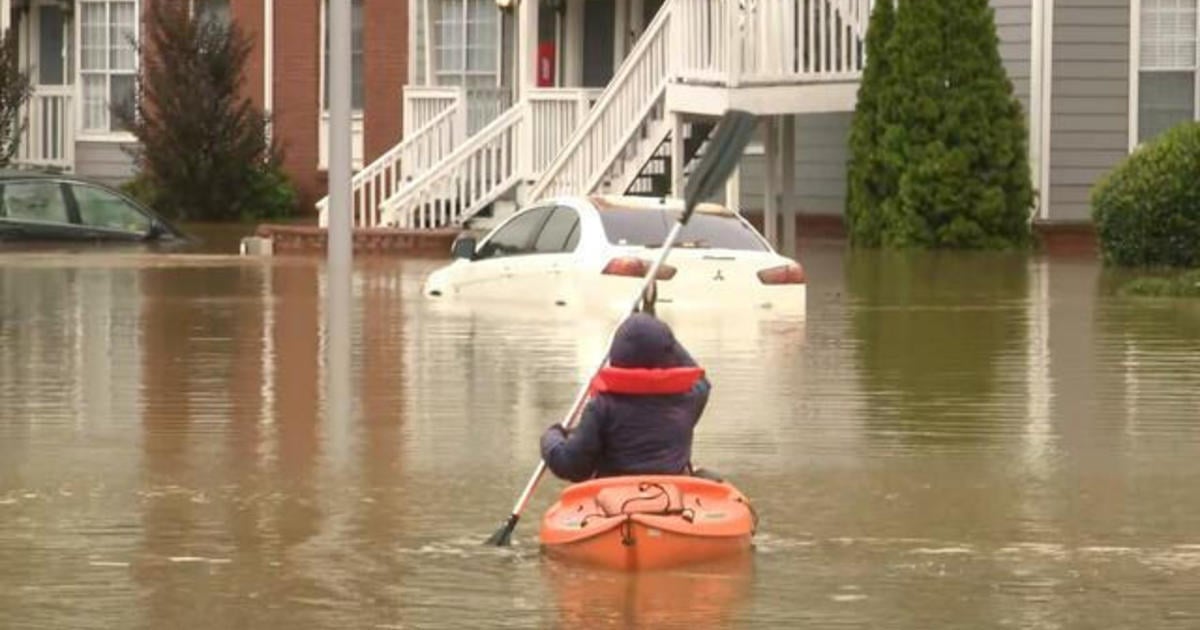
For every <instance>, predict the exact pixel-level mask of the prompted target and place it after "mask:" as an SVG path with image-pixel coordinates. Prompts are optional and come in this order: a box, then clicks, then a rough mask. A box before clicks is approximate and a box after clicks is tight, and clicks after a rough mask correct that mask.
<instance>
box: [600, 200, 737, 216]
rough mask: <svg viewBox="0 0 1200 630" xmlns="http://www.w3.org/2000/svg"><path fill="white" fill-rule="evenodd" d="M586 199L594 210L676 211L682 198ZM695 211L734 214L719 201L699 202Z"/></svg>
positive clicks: (680, 204) (681, 206) (680, 207)
mask: <svg viewBox="0 0 1200 630" xmlns="http://www.w3.org/2000/svg"><path fill="white" fill-rule="evenodd" d="M587 199H588V201H590V202H591V203H592V205H593V206H595V207H596V210H598V211H600V212H605V211H609V210H659V211H661V210H674V211H676V212H678V211H682V210H683V199H680V198H679V197H646V196H641V195H591V196H589V197H588V198H587ZM696 212H699V213H702V214H720V215H727V216H733V215H734V214H736V213H735V212H734V211H733V210H731V209H730V208H729V207H727V206H725V205H723V204H719V203H709V202H706V203H700V204H697V205H696Z"/></svg>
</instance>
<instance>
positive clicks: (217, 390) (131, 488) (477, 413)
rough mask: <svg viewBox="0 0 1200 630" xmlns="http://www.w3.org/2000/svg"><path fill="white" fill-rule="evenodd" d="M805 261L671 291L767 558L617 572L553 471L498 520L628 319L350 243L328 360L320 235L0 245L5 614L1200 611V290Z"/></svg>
mask: <svg viewBox="0 0 1200 630" xmlns="http://www.w3.org/2000/svg"><path fill="white" fill-rule="evenodd" d="M801 259H802V261H803V262H804V263H805V264H806V266H807V268H808V272H809V278H810V285H809V302H808V315H807V317H806V318H805V319H804V320H801V321H779V320H771V319H766V318H755V317H735V318H727V319H722V320H719V321H696V322H680V323H679V336H680V337H681V338H682V340H683V341H684V342H685V344H686V345H687V346H688V347H689V348H690V349H691V350H692V352H693V354H694V355H695V356H696V357H697V358H698V359H699V360H700V361H701V362H702V363H703V364H705V366H706V367H707V368H708V369H709V372H710V375H711V377H712V380H713V381H714V385H715V389H714V392H713V397H712V400H711V403H710V405H709V407H708V411H707V413H706V415H705V417H704V419H703V420H702V421H701V424H700V426H699V429H698V434H697V438H696V444H695V453H694V454H695V458H696V460H697V462H698V463H700V464H701V465H704V466H707V467H711V468H714V469H716V470H719V471H721V472H722V473H724V474H725V475H726V476H728V477H729V478H730V479H731V480H732V481H734V483H736V484H737V485H738V486H739V488H740V489H741V490H743V491H744V492H745V493H746V494H747V495H748V496H749V497H750V498H751V499H752V500H753V501H754V504H755V506H756V508H757V510H758V512H759V514H760V515H761V517H762V521H761V527H760V531H759V534H758V536H757V549H756V551H755V553H754V555H753V557H752V558H750V559H749V561H748V562H746V563H739V564H732V565H729V566H720V567H713V568H709V569H706V570H704V571H678V572H666V573H661V574H646V575H639V576H624V575H613V574H608V573H605V572H601V571H595V570H585V569H580V568H576V567H572V566H569V565H562V564H557V563H555V562H553V561H550V560H548V559H545V558H543V557H542V556H541V555H540V554H539V553H538V549H537V539H536V535H537V520H538V516H539V515H540V514H541V512H542V511H543V510H544V509H545V508H546V507H547V506H548V505H549V504H550V502H551V501H552V500H553V498H554V495H555V493H557V492H558V491H559V490H561V489H562V488H563V487H564V484H563V483H562V482H560V481H558V480H554V479H551V478H547V479H545V480H544V481H543V483H542V485H541V486H540V487H539V488H538V490H537V493H536V495H535V496H534V499H533V501H532V503H531V504H530V506H529V510H528V511H527V513H526V515H525V518H524V520H523V521H522V522H521V524H520V525H519V526H518V528H517V532H516V539H515V545H514V546H513V547H512V548H510V549H495V548H490V547H485V546H483V545H482V544H481V543H482V541H483V540H484V539H485V538H486V537H487V536H488V535H490V534H491V533H492V532H493V531H494V530H495V529H496V527H497V526H498V525H499V524H500V522H501V521H502V520H503V518H504V517H505V516H506V515H507V513H508V511H509V510H510V509H511V506H512V503H513V501H514V500H515V498H516V496H517V494H518V493H519V492H520V490H521V488H522V487H523V486H524V484H525V482H526V481H527V479H528V477H529V475H530V474H531V473H532V472H533V470H534V468H535V466H536V465H537V462H538V453H537V438H538V436H539V434H540V432H541V430H542V429H543V428H544V427H545V426H546V425H548V424H550V423H551V422H554V421H556V420H557V419H558V418H559V416H560V415H561V414H562V413H563V411H564V410H565V409H566V408H567V406H568V405H569V404H570V401H571V399H572V397H573V395H574V394H575V392H576V388H577V387H578V386H579V384H580V382H581V379H582V378H583V377H584V375H586V374H587V373H588V372H589V371H590V370H591V369H592V368H593V367H594V364H595V362H596V361H597V359H598V357H599V352H600V351H601V349H602V347H601V344H602V340H603V338H604V337H605V336H606V335H607V333H608V331H609V327H610V326H611V322H606V321H603V320H598V319H597V318H591V319H587V320H577V319H574V318H573V317H572V316H571V315H569V314H565V313H556V312H553V311H548V312H531V311H525V312H519V311H514V310H513V309H504V308H486V309H477V310H474V311H472V310H469V309H447V308H444V307H436V306H435V305H432V304H429V303H427V302H426V301H425V300H423V299H422V298H421V296H420V294H419V286H420V282H421V279H422V277H423V275H424V274H425V273H427V272H428V271H429V270H431V269H432V268H433V267H434V266H436V265H437V264H439V261H412V260H393V259H376V260H372V261H363V262H361V263H360V264H359V266H358V267H357V269H356V272H355V277H354V286H353V295H354V308H353V313H352V319H353V339H352V342H351V355H350V359H349V365H350V366H351V370H350V373H349V374H348V375H338V374H332V373H331V370H330V369H327V368H326V367H325V366H326V365H327V364H326V360H325V356H326V354H325V345H324V344H325V341H324V340H325V339H327V336H326V335H325V330H324V328H325V318H324V315H323V309H324V298H323V295H324V293H323V292H324V290H325V289H324V287H325V286H326V284H325V281H324V280H323V279H322V278H323V272H322V268H323V260H321V259H320V258H276V259H243V258H238V257H236V256H229V255H223V254H205V253H194V252H193V253H186V252H185V253H154V252H139V251H131V252H129V251H126V252H109V251H79V250H76V251H72V252H54V251H49V252H47V251H31V252H9V253H0V628H5V629H8V628H72V629H79V628H188V629H192V628H256V629H272V628H339V629H341V628H484V627H520V628H529V627H537V628H555V627H563V628H579V627H687V628H717V627H735V628H780V627H797V626H805V627H838V628H855V627H857V628H880V627H887V628H905V629H907V628H912V629H918V628H920V629H924V628H943V627H955V628H985V627H996V628H1129V627H1154V628H1196V627H1200V501H1198V500H1197V496H1200V495H1198V494H1197V492H1198V490H1197V488H1200V305H1196V304H1194V303H1179V302H1146V301H1132V300H1125V299H1121V298H1117V297H1115V296H1113V295H1112V291H1111V289H1112V284H1113V281H1114V279H1113V278H1111V277H1110V276H1109V274H1108V273H1107V272H1104V271H1102V270H1101V269H1100V268H1099V266H1098V265H1097V264H1096V263H1095V262H1093V261H1091V260H1080V259H1045V258H1039V257H1024V256H1011V255H993V254H926V255H884V254H878V253H868V254H850V253H847V252H846V251H845V250H844V248H843V247H842V245H841V244H839V243H823V242H815V241H814V242H811V243H807V242H806V243H804V248H803V250H802V253H801ZM335 365H336V363H335ZM339 376H344V377H345V378H346V380H345V382H346V383H347V386H348V391H349V394H350V395H349V396H348V399H347V400H346V401H344V402H346V403H347V404H345V405H344V408H345V409H346V411H344V412H343V413H340V414H337V415H336V416H334V417H329V416H327V414H326V412H325V411H324V409H325V403H324V400H325V392H326V391H328V387H327V386H328V385H329V384H330V383H331V382H334V381H331V380H330V379H338V378H339ZM335 408H337V406H336V405H335Z"/></svg>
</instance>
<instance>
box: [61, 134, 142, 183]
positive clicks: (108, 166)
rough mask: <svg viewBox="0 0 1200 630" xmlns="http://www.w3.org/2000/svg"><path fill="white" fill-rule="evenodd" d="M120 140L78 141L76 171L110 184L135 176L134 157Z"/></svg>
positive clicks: (76, 145)
mask: <svg viewBox="0 0 1200 630" xmlns="http://www.w3.org/2000/svg"><path fill="white" fill-rule="evenodd" d="M123 146H128V145H123V144H121V143H118V142H76V143H75V172H76V173H78V174H80V175H83V176H85V177H91V178H94V179H96V180H99V181H101V182H104V183H106V184H110V185H120V184H122V183H124V182H126V181H128V180H129V179H131V178H132V177H133V173H134V168H133V158H132V157H131V156H130V155H129V154H127V153H126V152H125V151H123V150H122V147H123Z"/></svg>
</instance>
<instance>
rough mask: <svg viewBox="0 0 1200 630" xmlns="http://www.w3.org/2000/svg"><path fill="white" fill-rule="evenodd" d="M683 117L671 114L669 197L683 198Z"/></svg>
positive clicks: (675, 113)
mask: <svg viewBox="0 0 1200 630" xmlns="http://www.w3.org/2000/svg"><path fill="white" fill-rule="evenodd" d="M683 185H684V181H683V115H682V114H680V113H679V112H671V195H672V196H674V197H683Z"/></svg>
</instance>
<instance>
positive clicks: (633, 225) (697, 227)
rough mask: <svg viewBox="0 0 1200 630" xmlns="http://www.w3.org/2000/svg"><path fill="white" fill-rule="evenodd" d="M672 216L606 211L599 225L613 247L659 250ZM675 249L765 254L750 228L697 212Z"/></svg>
mask: <svg viewBox="0 0 1200 630" xmlns="http://www.w3.org/2000/svg"><path fill="white" fill-rule="evenodd" d="M675 216H676V213H675V212H668V211H665V210H633V209H606V210H602V211H601V212H600V222H601V223H603V224H604V232H605V234H606V235H607V236H608V242H609V243H612V244H613V245H632V246H635V247H636V246H642V247H661V246H662V244H663V241H666V240H667V234H668V233H669V232H670V231H671V228H672V227H673V226H674V225H675ZM675 246H676V247H693V248H704V249H744V250H751V251H760V252H761V251H767V247H766V245H764V244H763V242H762V239H760V238H759V237H758V235H757V234H755V232H754V230H753V228H751V227H750V226H748V225H746V224H745V223H743V222H742V221H741V220H740V219H739V218H738V217H736V216H732V215H720V214H704V213H700V212H697V213H695V214H693V215H692V218H691V219H689V220H688V222H687V225H685V226H684V227H683V229H682V230H681V231H680V232H679V238H678V239H677V240H676V242H675Z"/></svg>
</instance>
